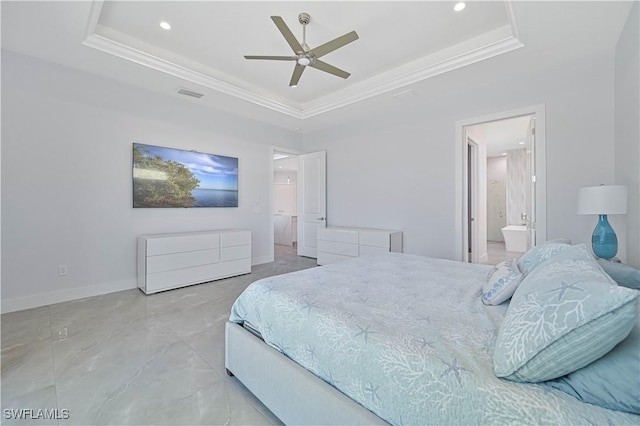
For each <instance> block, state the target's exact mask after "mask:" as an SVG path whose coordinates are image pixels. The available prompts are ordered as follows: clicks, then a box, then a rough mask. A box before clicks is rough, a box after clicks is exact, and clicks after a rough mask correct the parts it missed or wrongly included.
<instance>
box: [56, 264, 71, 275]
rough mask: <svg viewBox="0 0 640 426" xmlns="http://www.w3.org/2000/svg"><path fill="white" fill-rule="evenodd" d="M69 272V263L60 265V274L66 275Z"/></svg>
mask: <svg viewBox="0 0 640 426" xmlns="http://www.w3.org/2000/svg"><path fill="white" fill-rule="evenodd" d="M68 274H69V268H67V265H58V276H59V277H65V276H67V275H68Z"/></svg>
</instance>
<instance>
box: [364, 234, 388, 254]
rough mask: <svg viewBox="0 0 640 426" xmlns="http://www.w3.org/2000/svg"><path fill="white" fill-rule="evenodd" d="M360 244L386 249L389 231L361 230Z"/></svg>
mask: <svg viewBox="0 0 640 426" xmlns="http://www.w3.org/2000/svg"><path fill="white" fill-rule="evenodd" d="M360 244H361V245H365V246H373V247H384V248H387V249H388V248H389V233H388V232H369V231H362V232H360ZM387 251H389V250H387Z"/></svg>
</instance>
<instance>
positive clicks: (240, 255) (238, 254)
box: [220, 246, 251, 262]
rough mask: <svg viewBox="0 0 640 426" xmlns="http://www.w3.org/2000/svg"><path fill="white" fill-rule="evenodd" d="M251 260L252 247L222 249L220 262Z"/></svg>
mask: <svg viewBox="0 0 640 426" xmlns="http://www.w3.org/2000/svg"><path fill="white" fill-rule="evenodd" d="M250 258H251V246H233V247H222V249H220V261H222V262H228V261H230V260H237V259H250Z"/></svg>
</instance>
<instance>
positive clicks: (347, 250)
mask: <svg viewBox="0 0 640 426" xmlns="http://www.w3.org/2000/svg"><path fill="white" fill-rule="evenodd" d="M318 251H319V252H325V253H333V254H340V255H343V256H350V257H358V245H357V244H350V243H340V242H337V241H325V240H318Z"/></svg>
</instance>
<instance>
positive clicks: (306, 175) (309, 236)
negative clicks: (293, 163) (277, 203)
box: [298, 151, 327, 258]
mask: <svg viewBox="0 0 640 426" xmlns="http://www.w3.org/2000/svg"><path fill="white" fill-rule="evenodd" d="M298 190H299V191H298V255H299V256H307V257H312V258H317V257H318V228H324V227H326V226H327V154H326V152H325V151H318V152H312V153H309V154H302V155H300V156H299V157H298Z"/></svg>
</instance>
